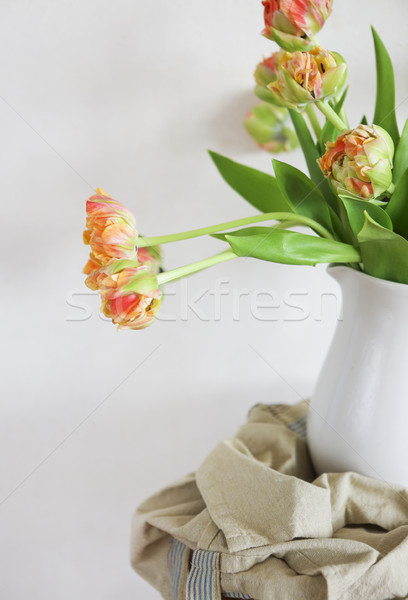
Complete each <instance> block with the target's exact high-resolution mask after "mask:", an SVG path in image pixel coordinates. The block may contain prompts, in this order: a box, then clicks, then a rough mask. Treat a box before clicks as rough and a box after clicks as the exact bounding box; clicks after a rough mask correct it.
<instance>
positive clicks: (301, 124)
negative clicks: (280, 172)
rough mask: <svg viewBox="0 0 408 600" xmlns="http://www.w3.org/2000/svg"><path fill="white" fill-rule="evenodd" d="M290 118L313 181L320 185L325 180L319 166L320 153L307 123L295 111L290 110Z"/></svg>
mask: <svg viewBox="0 0 408 600" xmlns="http://www.w3.org/2000/svg"><path fill="white" fill-rule="evenodd" d="M289 114H290V118H291V119H292V123H293V127H294V128H295V131H296V134H297V136H298V138H299V141H300V145H301V147H302V150H303V154H304V156H305V159H306V164H307V168H308V169H309V173H310V177H311V179H312V180H313V181H314V182H315V183H316V184H317V185H318V184H320V183H321V182H322V180H323V179H324V176H323V173H322V172H321V170H320V167H319V166H318V164H317V162H316V161H317V159H318V158H319V152H318V150H317V148H316V146H315V143H314V141H313V138H312V135H311V133H310V131H309V128H308V126H307V125H306V123H305V120H304V118H303V116H302V115H301V114H299V113H297V112H296V111H295V110H289Z"/></svg>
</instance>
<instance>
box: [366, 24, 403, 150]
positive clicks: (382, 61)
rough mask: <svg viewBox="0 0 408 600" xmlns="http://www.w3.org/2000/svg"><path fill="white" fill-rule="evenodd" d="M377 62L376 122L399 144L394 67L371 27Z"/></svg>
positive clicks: (395, 144)
mask: <svg viewBox="0 0 408 600" xmlns="http://www.w3.org/2000/svg"><path fill="white" fill-rule="evenodd" d="M371 30H372V33H373V39H374V47H375V60H376V64H377V98H376V104H375V113H374V123H375V124H376V125H380V126H381V127H383V128H384V129H385V130H386V131H388V133H389V134H390V136H391V137H392V139H393V141H394V146H395V147H397V146H398V142H399V132H398V125H397V119H396V115H395V82H394V69H393V66H392V62H391V58H390V55H389V54H388V52H387V50H386V48H385V46H384V44H383V42H382V41H381V39H380V37H379V35H378V33H377V32H376V30H375V29H374V27H371Z"/></svg>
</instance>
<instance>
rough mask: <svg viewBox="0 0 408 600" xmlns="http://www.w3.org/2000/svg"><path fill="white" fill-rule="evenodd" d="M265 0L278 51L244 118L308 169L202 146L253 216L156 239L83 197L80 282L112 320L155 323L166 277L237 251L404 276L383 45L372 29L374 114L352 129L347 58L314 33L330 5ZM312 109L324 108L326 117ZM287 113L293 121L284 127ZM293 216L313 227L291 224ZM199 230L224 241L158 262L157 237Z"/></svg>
mask: <svg viewBox="0 0 408 600" xmlns="http://www.w3.org/2000/svg"><path fill="white" fill-rule="evenodd" d="M262 4H263V6H264V21H265V29H264V30H263V34H264V35H265V36H266V37H267V38H269V39H270V40H272V41H273V42H275V43H277V44H278V45H279V47H280V49H279V50H277V51H276V52H274V53H273V54H272V55H271V56H270V57H268V58H266V59H264V60H263V61H262V62H261V63H259V64H258V66H257V67H256V70H255V80H256V87H255V93H256V95H257V96H258V97H259V98H260V99H261V100H262V103H261V104H258V105H257V106H256V107H255V109H254V110H253V111H252V112H251V114H250V115H249V116H248V118H247V119H246V122H245V126H246V128H247V129H248V131H249V132H250V133H251V135H252V136H253V137H254V138H255V139H256V140H257V141H258V142H259V144H260V145H261V146H263V147H265V148H267V149H268V150H272V151H278V150H282V149H290V148H292V147H294V146H295V145H296V143H297V141H298V142H299V143H300V145H301V148H302V150H303V153H304V155H305V159H306V164H307V167H308V171H309V176H307V175H306V174H304V173H303V172H301V171H299V170H298V169H295V168H294V167H292V166H290V165H288V164H286V163H284V162H281V161H278V160H273V161H272V162H273V168H274V173H275V176H272V175H270V174H267V173H263V172H261V171H257V170H255V169H252V168H249V167H247V166H244V165H241V164H238V163H236V162H234V161H232V160H230V159H228V158H225V157H223V156H221V155H219V154H216V153H214V152H210V155H211V158H212V159H213V161H214V163H215V165H216V167H217V168H218V170H219V172H220V174H221V175H222V177H223V178H224V180H225V181H226V182H227V183H228V184H229V185H230V186H231V187H232V188H233V189H234V190H235V191H236V192H237V193H238V194H240V195H241V196H242V197H243V198H244V199H245V200H247V201H248V202H249V203H250V204H251V205H252V206H253V207H255V208H256V209H257V210H259V211H260V212H259V214H257V215H255V216H250V217H248V218H242V219H238V220H232V221H229V222H226V223H220V224H218V225H213V226H210V227H204V228H200V229H196V230H192V231H186V232H183V233H176V234H170V235H164V236H160V237H154V238H148V237H142V236H140V235H138V234H137V231H136V226H135V219H134V217H133V215H132V213H131V212H130V211H129V210H128V209H127V208H126V207H124V206H123V205H121V204H120V203H119V202H116V201H115V200H113V199H112V198H111V197H110V196H109V195H108V194H106V193H105V192H104V191H102V190H100V189H98V190H97V191H96V194H95V195H94V196H92V197H91V198H89V200H88V201H87V205H86V210H87V229H86V231H85V232H84V241H85V243H86V244H89V245H90V247H91V254H90V258H89V260H88V263H87V264H86V266H85V268H84V273H85V274H87V276H88V277H87V279H86V284H87V286H88V287H90V288H91V289H92V290H98V291H99V292H100V295H101V298H102V311H103V313H104V314H105V315H106V316H108V317H110V318H111V319H112V321H113V323H115V324H117V325H118V326H119V328H125V329H126V328H127V329H142V328H144V327H146V326H147V325H149V324H150V323H152V321H153V320H154V317H155V315H156V314H157V311H158V309H159V307H160V302H161V298H162V286H163V285H164V284H165V283H167V282H170V281H173V280H175V279H179V278H181V277H185V276H188V275H191V274H192V273H195V272H197V271H200V270H202V269H205V268H208V267H210V266H212V265H215V264H217V263H220V262H222V261H227V260H231V259H234V258H237V257H253V258H258V259H261V260H267V261H272V262H278V263H286V264H293V265H316V264H318V263H341V264H346V265H348V266H349V267H350V268H353V269H358V270H361V271H363V272H364V273H367V274H369V275H372V276H374V277H379V278H382V279H387V280H390V281H396V282H400V283H408V241H407V239H408V121H407V124H406V125H405V127H404V130H403V131H402V134H401V136H400V133H399V131H398V126H397V121H396V115H395V91H394V73H393V67H392V63H391V59H390V57H389V54H388V52H387V50H386V48H385V47H384V45H383V43H382V41H381V39H380V38H379V36H378V35H377V33H376V32H375V31H374V30H373V38H374V47H375V54H376V65H377V94H376V103H375V110H374V117H373V124H372V125H369V124H368V121H367V119H366V118H365V117H363V119H362V121H361V123H359V124H357V125H356V126H355V127H353V128H350V125H349V123H348V120H347V113H346V108H345V107H346V96H347V87H345V84H346V78H347V65H346V62H345V60H344V59H343V57H342V56H341V55H340V54H338V53H337V52H332V51H329V50H325V49H323V48H321V47H320V46H319V45H318V43H317V41H316V39H315V37H314V36H315V35H316V33H317V32H318V31H319V30H320V29H321V28H322V27H323V25H324V23H325V21H326V20H327V18H328V17H329V16H330V14H331V10H332V0H264V2H262ZM316 111H320V113H322V114H323V116H324V123H323V124H321V120H320V121H319V119H318V118H317V112H316ZM289 118H290V119H291V121H292V124H293V128H294V131H292V130H291V129H290V128H289V127H288V126H287V121H286V120H287V119H289ZM261 222H264V223H266V222H269V223H271V222H272V224H269V225H266V224H264V225H263V226H260V225H259V223H261ZM295 226H303V227H306V228H308V229H309V230H310V232H309V233H299V232H298V231H292V230H291V228H293V227H295ZM203 235H210V236H213V237H215V238H217V239H218V240H220V241H221V242H222V243H223V244H224V245H225V246H226V249H224V251H223V252H221V253H220V254H217V255H216V256H212V257H210V258H206V259H204V260H201V261H198V262H195V263H192V264H189V265H185V266H181V267H178V268H176V269H173V270H171V271H167V272H163V271H162V269H161V252H160V249H159V246H160V245H161V244H166V243H169V242H176V241H179V240H185V239H189V238H194V237H197V236H203Z"/></svg>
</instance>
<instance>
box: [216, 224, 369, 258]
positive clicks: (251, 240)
mask: <svg viewBox="0 0 408 600" xmlns="http://www.w3.org/2000/svg"><path fill="white" fill-rule="evenodd" d="M218 239H224V240H225V241H227V242H228V243H229V244H230V246H231V248H232V249H233V251H234V252H235V253H236V254H237V255H238V256H247V257H253V258H258V259H260V260H267V261H271V262H277V263H284V264H290V265H313V266H314V265H317V264H318V263H331V262H336V263H353V262H359V261H360V255H359V253H358V251H357V250H356V249H355V248H353V246H350V245H348V244H343V243H342V242H335V241H334V240H326V239H324V238H319V237H315V236H312V235H306V234H303V233H297V232H295V231H288V230H286V229H276V228H274V227H248V228H246V229H241V230H239V231H234V232H232V233H227V234H223V237H222V238H220V236H218Z"/></svg>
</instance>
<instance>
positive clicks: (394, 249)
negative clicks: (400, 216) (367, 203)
mask: <svg viewBox="0 0 408 600" xmlns="http://www.w3.org/2000/svg"><path fill="white" fill-rule="evenodd" d="M358 241H359V243H360V251H361V260H362V263H363V265H364V271H365V273H367V274H368V275H372V276H373V277H378V278H380V279H386V280H388V281H396V282H397V283H408V242H407V240H406V239H404V238H403V237H401V236H400V235H398V234H396V233H394V232H393V231H390V230H389V229H385V228H384V227H381V225H379V224H378V223H376V222H375V221H374V220H373V219H372V218H371V217H370V216H369V215H368V213H366V214H365V223H364V227H363V229H362V230H361V231H360V233H359V234H358Z"/></svg>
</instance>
